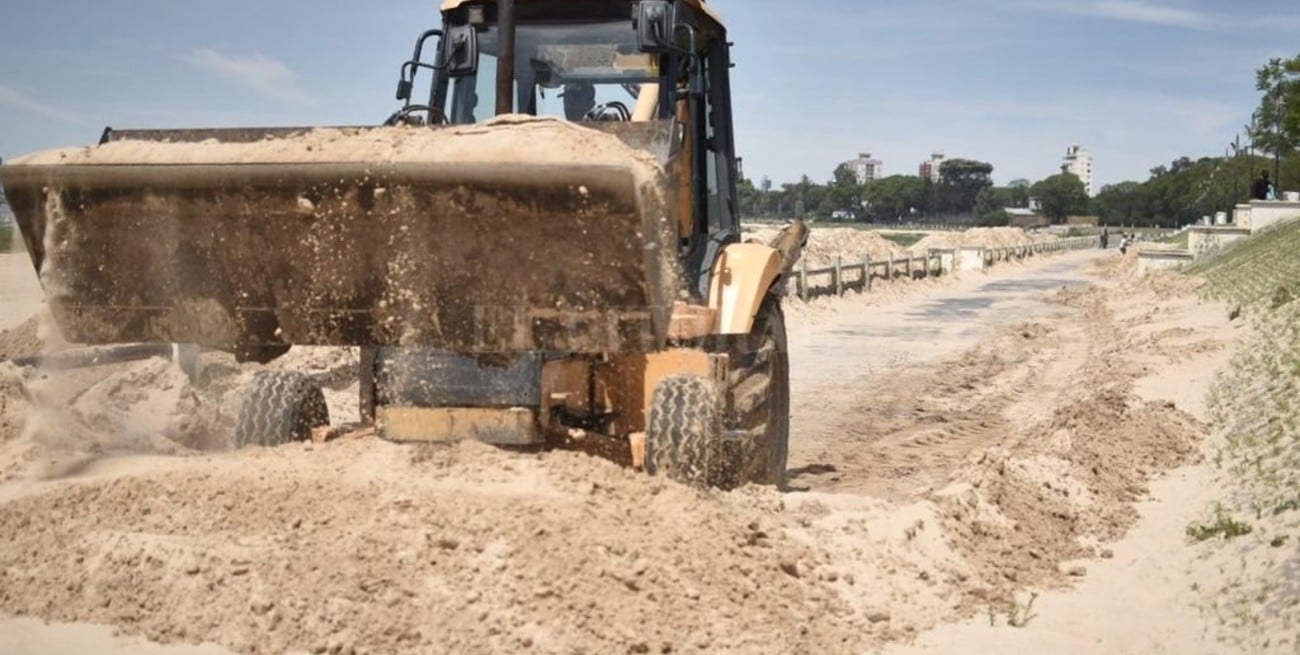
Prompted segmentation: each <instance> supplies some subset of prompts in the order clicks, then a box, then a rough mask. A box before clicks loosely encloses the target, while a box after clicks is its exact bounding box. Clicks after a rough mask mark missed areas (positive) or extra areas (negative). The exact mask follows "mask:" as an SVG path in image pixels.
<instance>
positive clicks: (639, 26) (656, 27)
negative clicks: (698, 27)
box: [633, 0, 673, 54]
mask: <svg viewBox="0 0 1300 655" xmlns="http://www.w3.org/2000/svg"><path fill="white" fill-rule="evenodd" d="M633 26H634V27H635V28H636V45H637V48H639V49H640V50H641V52H646V53H651V54H663V53H665V52H668V51H670V50H672V49H673V7H672V3H670V2H668V0H641V3H640V4H638V5H637V10H636V17H635V20H634V21H633Z"/></svg>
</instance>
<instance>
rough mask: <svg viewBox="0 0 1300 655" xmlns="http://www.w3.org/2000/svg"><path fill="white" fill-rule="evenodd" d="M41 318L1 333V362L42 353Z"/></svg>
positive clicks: (36, 317)
mask: <svg viewBox="0 0 1300 655" xmlns="http://www.w3.org/2000/svg"><path fill="white" fill-rule="evenodd" d="M40 329H41V318H40V316H39V315H37V316H32V317H31V318H29V319H27V320H26V321H23V322H22V323H21V324H19V325H18V326H17V327H15V328H12V329H9V330H3V331H0V361H7V360H10V359H13V358H15V357H21V356H23V355H35V354H38V353H40V352H41V347H42V340H41V337H40Z"/></svg>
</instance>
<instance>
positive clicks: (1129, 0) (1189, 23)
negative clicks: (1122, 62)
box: [1023, 0, 1300, 32]
mask: <svg viewBox="0 0 1300 655" xmlns="http://www.w3.org/2000/svg"><path fill="white" fill-rule="evenodd" d="M1023 6H1025V7H1029V8H1032V9H1039V10H1046V11H1055V12H1059V13H1066V14H1075V15H1080V16H1093V17H1097V18H1106V19H1110V20H1117V21H1124V22H1128V23H1143V24H1147V25H1158V26H1161V27H1170V28H1175V29H1184V30H1196V31H1201V32H1228V31H1238V30H1269V31H1288V30H1293V29H1295V28H1296V26H1297V25H1300V16H1296V15H1294V14H1279V15H1272V16H1268V17H1265V18H1258V17H1252V16H1249V15H1245V14H1243V15H1235V14H1223V13H1214V12H1208V11H1198V10H1196V9H1190V8H1185V7H1175V6H1170V5H1167V4H1156V3H1153V2H1146V1H1145V0H1090V1H1086V2H1080V1H1078V0H1070V1H1066V2H1053V3H1042V2H1026V3H1024V5H1023Z"/></svg>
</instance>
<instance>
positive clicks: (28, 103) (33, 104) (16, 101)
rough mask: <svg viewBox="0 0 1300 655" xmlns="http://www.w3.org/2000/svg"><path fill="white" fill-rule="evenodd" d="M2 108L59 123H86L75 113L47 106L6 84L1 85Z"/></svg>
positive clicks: (0, 102)
mask: <svg viewBox="0 0 1300 655" xmlns="http://www.w3.org/2000/svg"><path fill="white" fill-rule="evenodd" d="M0 107H9V108H11V109H17V110H18V111H21V112H23V113H26V114H31V115H33V116H37V117H40V118H44V119H47V120H54V121H59V122H60V123H69V124H73V125H80V124H82V123H84V122H85V121H84V120H82V117H80V116H78V115H77V114H74V113H73V112H70V111H67V110H65V109H60V108H58V107H53V106H51V105H47V104H45V103H43V102H41V101H39V100H37V99H35V98H33V97H31V96H29V95H27V94H26V93H23V92H22V91H19V90H18V89H15V88H13V87H10V86H5V85H4V84H0Z"/></svg>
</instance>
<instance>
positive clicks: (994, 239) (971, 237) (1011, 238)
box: [911, 227, 1056, 254]
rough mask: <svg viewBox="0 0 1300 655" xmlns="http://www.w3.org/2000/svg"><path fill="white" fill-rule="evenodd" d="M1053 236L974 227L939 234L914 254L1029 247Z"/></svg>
mask: <svg viewBox="0 0 1300 655" xmlns="http://www.w3.org/2000/svg"><path fill="white" fill-rule="evenodd" d="M1055 238H1056V237H1053V236H1051V235H1031V234H1029V233H1028V232H1026V231H1024V230H1023V229H1021V228H1018V227H973V228H970V229H968V230H966V231H965V232H937V233H932V234H930V235H929V236H927V237H925V238H924V239H921V240H920V241H918V242H916V244H915V245H913V246H912V248H911V251H912V252H914V253H918V254H919V253H924V252H927V251H928V250H930V249H931V248H938V249H951V248H960V247H962V246H980V247H983V248H1009V247H1013V246H1027V245H1032V244H1034V243H1039V242H1042V241H1050V240H1053V239H1055Z"/></svg>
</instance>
